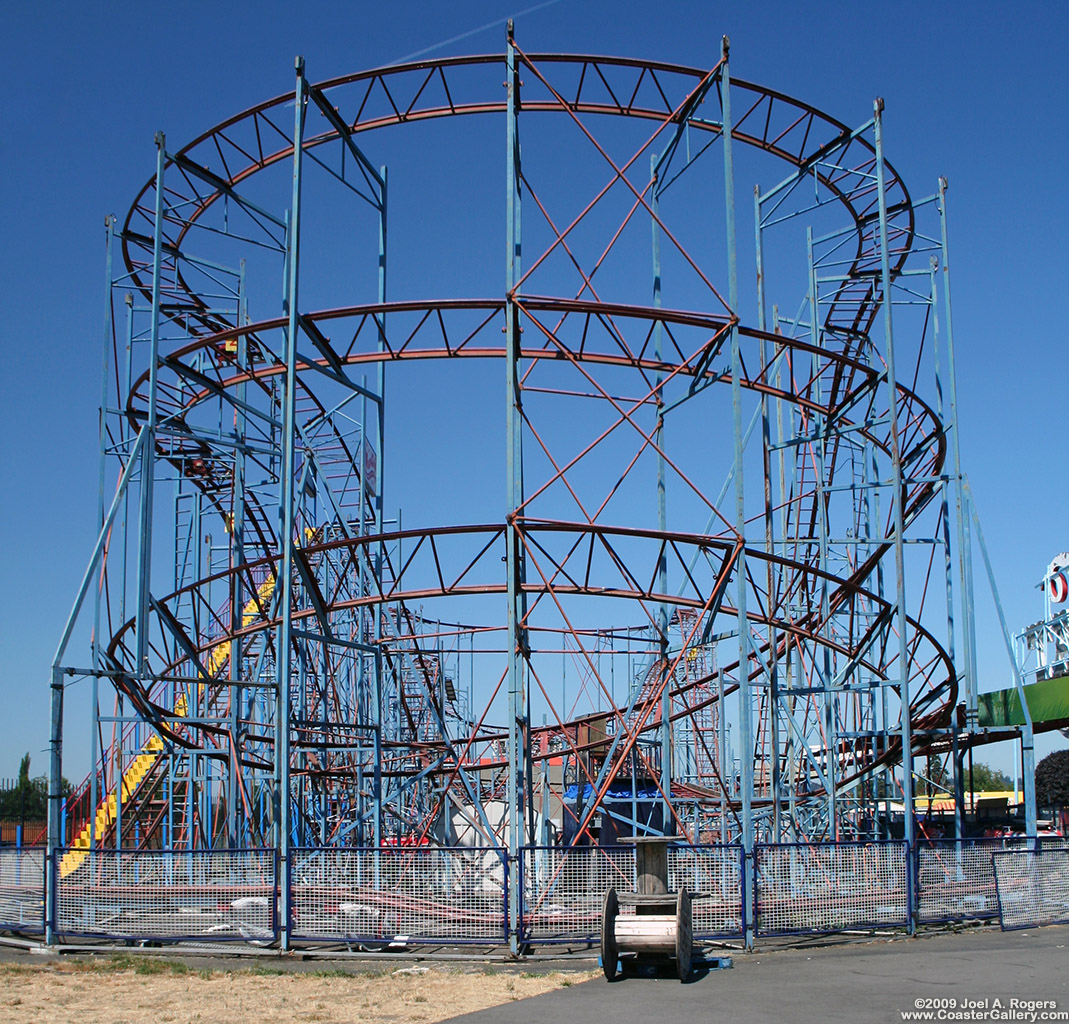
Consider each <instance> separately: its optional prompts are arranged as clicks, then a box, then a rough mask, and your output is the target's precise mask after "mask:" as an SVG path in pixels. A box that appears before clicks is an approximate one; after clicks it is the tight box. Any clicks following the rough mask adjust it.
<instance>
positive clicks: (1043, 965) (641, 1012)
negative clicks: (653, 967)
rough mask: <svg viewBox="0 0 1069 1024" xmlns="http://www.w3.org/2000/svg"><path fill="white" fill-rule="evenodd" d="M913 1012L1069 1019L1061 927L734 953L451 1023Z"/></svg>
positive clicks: (868, 1017)
mask: <svg viewBox="0 0 1069 1024" xmlns="http://www.w3.org/2000/svg"><path fill="white" fill-rule="evenodd" d="M1013 1000H1017V1001H1018V1002H1017V1003H1016V1004H1014V1003H1013ZM1037 1002H1047V1003H1053V1004H1055V1006H1053V1007H1039V1006H1029V1005H1028V1004H1029V1003H1037ZM970 1004H976V1005H970ZM918 1009H919V1010H921V1011H922V1012H930V1013H931V1014H932V1016H931V1017H929V1018H927V1019H930V1020H949V1021H953V1020H1009V1021H1029V1020H1043V1019H1048V1020H1049V1019H1052V1018H1043V1017H1042V1016H1038V1015H1040V1014H1043V1013H1045V1012H1050V1011H1051V1010H1054V1011H1055V1012H1057V1011H1062V1013H1063V1014H1064V1016H1062V1017H1061V1019H1063V1020H1069V926H1060V927H1059V926H1055V927H1050V928H1036V929H1031V930H1028V931H1017V932H1000V931H995V930H992V929H985V930H977V931H967V932H961V933H941V934H934V935H926V936H922V937H919V938H913V939H910V938H905V937H902V938H897V939H894V940H890V941H877V942H870V943H865V944H863V945H853V944H852V945H829V946H822V947H815V946H814V947H810V948H798V947H795V948H791V949H777V950H775V951H771V952H760V953H751V954H745V953H738V952H736V953H733V954H732V966H731V967H730V968H728V969H721V970H709V971H699V972H697V973H696V974H695V976H694V978H693V979H692V980H691V981H690V982H688V983H686V984H682V983H680V982H679V980H678V979H677V978H675V977H674V975H672V974H670V973H669V972H667V971H664V972H661V974H660V975H659V976H657V977H642V976H635V975H633V974H628V975H627V976H625V977H623V978H622V979H617V980H616V981H614V982H611V983H610V982H606V981H605V980H604V979H602V978H600V977H599V978H598V979H597V980H595V981H588V982H584V983H582V984H576V985H572V986H570V987H567V988H561V989H557V990H556V991H554V992H550V993H547V994H546V995H542V996H535V997H534V998H531V999H524V1000H520V1001H518V1002H514V1003H508V1004H505V1005H503V1006H497V1007H494V1008H492V1009H489V1010H483V1011H481V1012H479V1013H472V1014H465V1015H464V1016H462V1017H454V1018H452V1020H451V1021H450V1024H570V1022H572V1021H579V1022H582V1024H596V1022H602V1021H605V1022H611V1024H683V1022H686V1024H695V1022H720V1021H724V1022H730V1024H766V1022H767V1024H824V1022H838V1021H844V1022H851V1024H854V1022H859V1024H867V1022H874V1024H893V1022H899V1021H903V1020H909V1019H925V1018H923V1017H922V1018H917V1017H913V1018H911V1017H908V1016H905V1014H910V1013H914V1012H916V1011H917V1010H918ZM1032 1012H1034V1013H1036V1014H1037V1016H1036V1017H1035V1018H1033V1017H1031V1016H1030V1015H1029V1014H1030V1013H1032ZM964 1014H972V1016H964Z"/></svg>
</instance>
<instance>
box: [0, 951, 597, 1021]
mask: <svg viewBox="0 0 1069 1024" xmlns="http://www.w3.org/2000/svg"><path fill="white" fill-rule="evenodd" d="M589 977H593V974H592V973H582V974H579V973H569V974H562V973H554V974H544V975H534V974H527V973H522V974H521V973H516V972H513V971H496V970H494V969H493V968H489V967H487V968H484V969H482V970H478V969H476V970H449V969H446V968H437V967H436V968H429V969H424V968H401V969H390V970H388V971H384V972H381V973H373V974H348V973H347V972H345V971H339V970H329V971H314V972H311V973H291V972H284V971H280V970H277V969H275V970H272V969H270V968H253V969H250V970H237V971H209V970H197V969H195V968H190V967H187V966H186V965H185V964H182V963H180V962H178V961H168V960H159V959H150V958H144V957H128V956H126V957H124V956H118V957H112V958H110V959H109V960H107V961H103V962H101V961H97V962H92V961H90V962H87V963H74V962H60V963H56V964H47V965H42V966H37V965H30V966H25V965H22V964H18V965H5V966H3V967H0V1022H8V1021H19V1022H28V1021H48V1022H50V1024H52V1022H54V1024H68V1022H69V1024H144V1022H146V1021H151V1022H153V1024H192V1022H197V1024H211V1022H216V1021H218V1022H219V1024H276V1022H277V1024H290V1022H294V1024H304V1022H309V1024H311V1022H316V1024H343V1022H345V1024H348V1022H353V1024H356V1022H360V1024H409V1022H412V1024H430V1022H432V1021H440V1020H445V1019H447V1018H449V1017H454V1016H457V1015H458V1014H462V1013H471V1012H473V1011H475V1010H482V1009H485V1008H487V1007H489V1006H497V1005H498V1004H500V1003H505V1002H508V1001H509V1000H513V999H526V998H527V997H528V996H535V995H540V994H541V993H543V992H549V991H552V990H553V989H556V988H561V987H562V986H567V985H572V984H577V983H578V982H580V981H585V980H586V979H587V978H589Z"/></svg>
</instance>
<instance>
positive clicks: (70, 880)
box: [0, 839, 1069, 945]
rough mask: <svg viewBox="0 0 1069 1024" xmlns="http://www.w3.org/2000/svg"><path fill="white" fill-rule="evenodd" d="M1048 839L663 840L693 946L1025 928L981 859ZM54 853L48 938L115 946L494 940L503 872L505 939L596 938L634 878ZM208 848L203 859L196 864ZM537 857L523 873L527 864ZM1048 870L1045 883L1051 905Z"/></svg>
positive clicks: (576, 866) (329, 855) (590, 856)
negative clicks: (948, 927) (606, 913)
mask: <svg viewBox="0 0 1069 1024" xmlns="http://www.w3.org/2000/svg"><path fill="white" fill-rule="evenodd" d="M1051 845H1053V844H1045V845H1044V849H1043V852H1042V853H1039V852H1037V851H1036V850H1034V848H1033V847H1031V846H1029V847H1027V848H1025V847H1021V848H1018V849H1016V850H1012V849H1011V850H1006V849H1005V848H1004V847H1005V841H1004V840H1000V839H960V840H952V839H946V840H921V841H919V842H917V843H915V844H914V845H913V847H912V849H911V848H910V847H909V846H908V845H907V844H906V843H905V842H904V841H895V842H862V841H849V842H839V843H817V844H805V843H798V844H758V845H757V846H756V847H755V850H754V860H753V864H752V865H751V866H749V867H748V866H747V865H746V862H745V859H744V857H743V853H742V848H741V847H740V846H738V845H730V846H720V845H696V844H688V843H678V844H674V845H672V846H670V847H669V851H670V852H669V887H670V888H671V889H676V888H686V889H687V890H688V891H690V892H692V893H693V894H694V898H693V908H694V937H695V938H696V939H699V940H704V939H725V938H733V939H738V938H740V937H741V936H743V935H744V932H745V928H746V925H747V924H749V925H750V926H751V927H752V928H753V931H754V934H756V935H758V936H761V937H771V936H775V935H797V934H828V933H834V932H837V931H843V930H846V929H853V928H859V929H869V928H911V927H912V926H913V924H914V922H924V923H937V922H945V921H957V920H976V919H992V920H993V919H995V918H996V917H997V918H998V920H999V923H1000V925H1001V926H1002V927H1003V928H1005V929H1011V928H1017V927H1033V926H1035V925H1036V924H1044V923H1053V921H1050V920H1048V918H1050V917H1051V913H1050V912H1048V910H1047V909H1046V907H1045V906H1040V907H1039V909H1038V910H1037V911H1036V914H1035V915H1033V916H1034V917H1036V920H1035V921H1032V920H1029V921H1028V922H1026V923H1024V924H1018V923H1015V919H1011V920H1009V921H1008V919H1007V915H1006V913H1004V905H1005V904H1006V901H1007V900H1010V901H1014V900H1017V901H1019V900H1020V899H1021V898H1022V897H1021V894H1020V887H1015V888H1014V889H1013V891H1012V894H1011V892H1010V891H1009V890H1008V888H1007V886H1008V885H1009V883H1007V882H1004V883H1003V884H1002V886H1001V888H1000V883H999V880H998V876H997V872H996V871H995V858H997V857H999V856H1002V855H1003V854H1007V855H1008V854H1017V855H1018V856H1020V855H1028V856H1031V857H1034V858H1038V857H1040V856H1043V857H1048V856H1049V857H1064V858H1066V859H1067V860H1069V851H1065V850H1058V849H1052V848H1051ZM1059 845H1062V844H1061V843H1059ZM66 853H67V849H59V850H57V851H55V853H54V855H53V856H54V858H55V859H54V862H53V863H54V867H55V870H54V871H53V873H52V877H53V885H54V886H55V887H56V888H55V891H54V894H53V895H54V897H55V898H54V899H53V900H52V901H51V904H52V907H53V908H54V914H55V917H54V919H53V920H52V921H51V922H49V923H51V925H52V928H53V930H54V932H55V934H56V935H57V936H69V937H87V938H88V937H95V938H113V939H117V940H129V941H137V940H150V941H155V942H188V941H199V942H209V941H210V942H251V943H254V944H263V945H266V944H271V943H274V942H276V941H278V940H279V939H280V938H281V937H282V935H283V932H286V933H288V935H289V937H290V938H291V939H295V940H299V941H302V942H340V943H349V942H351V943H359V944H374V945H388V944H390V943H396V942H397V941H399V940H400V941H404V942H405V943H406V944H411V945H416V944H449V945H463V944H481V945H487V944H498V943H504V942H507V941H508V939H509V933H508V921H509V878H510V873H511V872H512V871H518V872H519V873H520V874H519V881H520V886H519V892H520V894H521V896H520V899H521V904H520V908H519V909H520V914H519V919H520V922H521V933H520V941H521V942H523V943H524V944H534V945H553V944H560V943H573V944H595V943H597V942H598V941H599V940H600V923H601V901H602V898H603V895H604V892H605V891H606V889H607V888H608V887H609V886H610V885H615V886H616V887H617V888H618V889H627V888H630V887H631V886H633V884H634V847H632V846H621V847H597V846H591V847H571V848H562V847H523V848H522V849H521V852H520V858H519V861H518V862H517V863H511V862H510V860H509V857H508V855H507V852H506V851H505V850H504V849H503V848H500V847H484V848H473V847H446V848H439V847H391V846H386V847H379V848H377V849H376V848H368V847H365V848H312V847H306V848H295V849H294V850H293V851H292V856H291V859H290V863H289V866H288V870H287V872H286V876H285V877H282V874H281V872H280V864H279V856H278V852H277V851H276V850H271V849H233V850H193V851H190V850H154V851H130V850H125V851H115V850H97V851H94V852H93V853H92V854H87V855H86V861H85V863H83V864H82V865H81V866H80V867H78V868H77V869H75V871H73V872H71V873H69V874H68V876H67V878H65V879H60V878H59V865H60V862H61V861H62V858H63V856H64V855H65V854H66ZM15 854H16V851H14V850H10V851H8V850H0V929H2V930H5V931H20V932H30V933H39V932H41V931H43V930H44V928H45V924H46V921H45V911H44V905H45V900H44V895H45V878H46V872H45V866H46V858H45V855H44V851H43V850H26V849H24V850H22V851H18V856H17V857H16V856H15ZM5 856H6V859H4V858H5ZM36 857H39V858H40V864H39V865H34V864H33V861H34V859H35V858H36ZM211 857H215V858H216V859H217V863H216V864H215V865H209V864H208V863H207V862H204V863H202V859H203V858H211ZM542 857H547V858H549V859H548V860H545V861H543V860H542V859H541V858H542ZM227 858H230V859H229V860H228V859H227ZM243 858H244V859H243ZM257 858H258V859H257ZM317 861H318V862H320V863H318V864H317ZM1059 863H1061V861H1059ZM536 864H537V870H538V871H539V872H544V874H543V875H541V876H540V878H539V879H538V880H535V879H533V878H532V877H531V876H530V874H529V871H530V870H534V869H535V866H536ZM376 865H377V867H376ZM26 871H30V872H32V874H33V876H34V877H33V878H27V877H25V874H24V873H25V872H26ZM183 876H184V877H183ZM1044 877H1046V876H1044ZM1060 879H1061V875H1060V874H1059V875H1058V876H1057V878H1056V879H1055V880H1054V882H1051V883H1050V884H1049V885H1047V888H1048V889H1050V888H1051V886H1053V888H1054V889H1056V890H1057V893H1056V897H1057V898H1060V896H1057V894H1060V893H1061V891H1062V890H1061V885H1062V883H1061V881H1060ZM283 889H285V890H286V895H288V897H289V898H288V900H287V904H288V906H289V908H290V919H289V921H287V922H285V925H286V927H285V929H284V928H283V922H281V921H280V919H279V902H280V900H281V898H282V895H283ZM1037 892H1038V890H1037ZM1035 898H1036V899H1037V900H1040V902H1042V900H1043V899H1048V900H1049V898H1050V897H1049V895H1048V896H1040V895H1037V896H1035ZM751 904H752V905H751ZM748 908H749V909H748ZM1055 911H1057V907H1055ZM748 912H750V913H752V914H753V920H752V921H749V922H747V920H746V915H747V913H748ZM1010 917H1011V918H1013V915H1010ZM1039 918H1042V920H1039ZM1054 919H1056V920H1059V921H1060V920H1067V919H1069V911H1067V912H1066V914H1064V915H1061V914H1059V913H1054Z"/></svg>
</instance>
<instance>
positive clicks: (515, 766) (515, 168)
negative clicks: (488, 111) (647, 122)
mask: <svg viewBox="0 0 1069 1024" xmlns="http://www.w3.org/2000/svg"><path fill="white" fill-rule="evenodd" d="M506 59H507V76H508V77H507V82H506V88H507V89H508V112H507V118H506V157H505V159H506V163H505V194H506V213H505V234H506V244H507V251H506V255H505V298H506V308H505V337H506V347H507V350H508V351H507V354H506V358H505V407H506V408H505V414H506V458H507V463H508V465H507V470H506V484H505V486H506V497H505V500H506V507H507V512H506V521H507V522H506V529H505V559H506V563H507V566H506V571H507V573H508V658H509V664H508V688H509V689H508V700H509V707H508V719H509V767H508V814H509V836H508V843H509V849H508V855H509V876H508V877H509V904H508V906H509V922H508V925H509V948H510V949H511V951H512V952H513V953H517V952H519V946H520V926H521V924H522V918H521V916H520V898H521V887H520V873H521V872H520V856H521V846H522V845H523V821H524V807H525V803H526V792H525V786H524V772H525V768H526V763H527V758H526V756H525V752H524V749H523V745H524V743H525V742H526V728H525V715H526V708H525V704H526V702H525V700H524V696H525V694H524V671H523V665H524V658H525V654H526V650H527V638H526V627H525V625H524V617H525V614H526V598H525V596H524V592H523V585H524V557H523V549H522V546H521V544H520V542H519V541H520V538H519V529H520V527H519V523H518V520H517V511H518V509H519V507H520V505H521V504H522V503H523V458H522V454H523V444H522V419H521V416H520V409H521V399H520V368H519V362H520V324H519V308H518V307H517V305H516V286H517V282H518V281H519V280H520V276H521V269H520V153H519V138H518V135H517V125H516V114H517V111H518V109H519V88H520V79H519V74H518V71H517V68H516V50H515V47H514V45H513V42H512V21H511V19H510V20H509V23H508V52H507V58H506Z"/></svg>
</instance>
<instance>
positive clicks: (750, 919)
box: [739, 843, 760, 949]
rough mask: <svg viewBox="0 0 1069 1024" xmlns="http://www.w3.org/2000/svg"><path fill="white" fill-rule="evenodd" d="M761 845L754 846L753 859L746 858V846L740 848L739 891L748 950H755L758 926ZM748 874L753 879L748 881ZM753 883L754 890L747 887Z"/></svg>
mask: <svg viewBox="0 0 1069 1024" xmlns="http://www.w3.org/2000/svg"><path fill="white" fill-rule="evenodd" d="M759 849H760V844H759V843H758V844H755V845H754V850H753V857H752V858H748V857H747V856H746V848H745V847H744V846H740V847H739V874H740V876H741V878H740V885H739V891H740V892H741V894H742V938H743V942H744V943H745V945H746V948H747V949H753V937H754V928H755V926H756V924H757V920H756V918H757V913H756V911H757V857H758V851H759ZM747 864H749V865H750V869H751V870H750V872H747V870H746V865H747ZM747 874H751V876H752V877H751V878H750V879H747ZM748 880H749V881H751V882H752V888H751V886H750V885H747V881H748ZM751 908H753V910H754V913H753V914H752V915H751V913H750V909H751Z"/></svg>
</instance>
